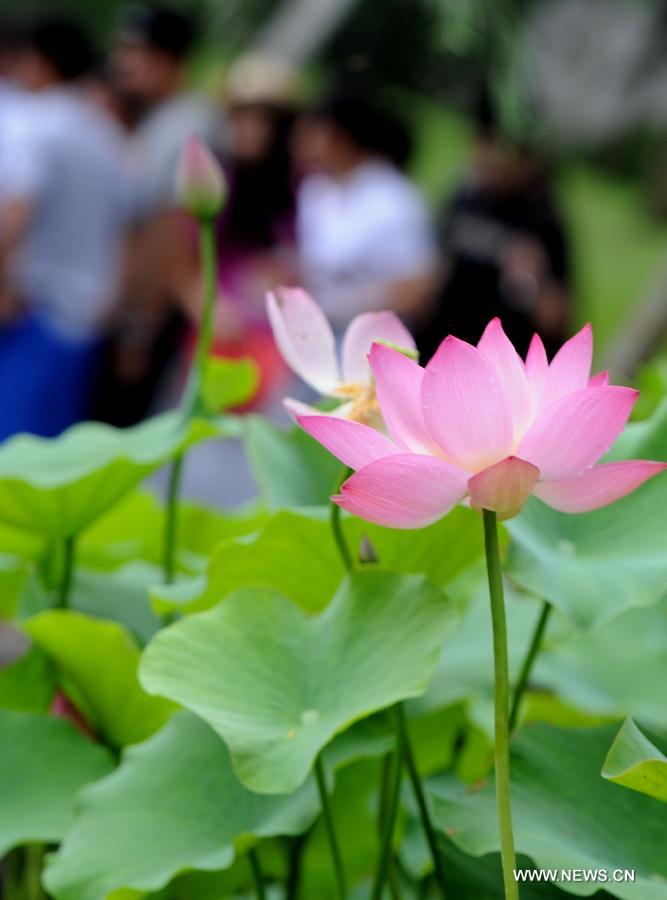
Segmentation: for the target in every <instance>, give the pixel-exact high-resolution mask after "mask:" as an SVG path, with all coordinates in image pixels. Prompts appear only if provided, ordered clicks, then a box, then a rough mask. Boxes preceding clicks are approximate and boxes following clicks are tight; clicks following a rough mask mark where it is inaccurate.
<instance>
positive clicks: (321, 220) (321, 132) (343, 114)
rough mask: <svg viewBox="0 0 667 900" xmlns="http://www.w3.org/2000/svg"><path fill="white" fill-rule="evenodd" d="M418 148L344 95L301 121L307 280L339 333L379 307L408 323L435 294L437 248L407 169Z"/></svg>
mask: <svg viewBox="0 0 667 900" xmlns="http://www.w3.org/2000/svg"><path fill="white" fill-rule="evenodd" d="M409 150H410V140H409V136H408V134H407V132H406V131H405V129H404V128H403V126H402V125H401V123H400V122H398V121H397V120H396V119H395V118H394V117H393V116H392V115H390V114H388V113H387V112H386V111H385V110H383V109H382V108H381V107H380V106H378V105H376V104H375V103H374V102H373V101H372V100H371V99H370V98H367V97H364V96H362V95H361V94H347V93H344V92H337V93H335V94H333V95H332V96H330V97H329V98H328V99H327V100H325V101H324V102H323V103H322V104H321V105H319V106H318V107H316V108H315V109H314V110H312V111H311V112H310V113H309V114H308V115H306V116H305V117H304V118H303V120H302V121H301V123H300V125H299V129H298V133H297V136H296V141H295V154H296V159H297V162H298V164H299V166H300V167H302V168H303V169H304V170H305V172H306V173H307V174H306V176H305V178H304V180H303V183H302V184H301V187H300V189H299V193H298V201H297V243H298V250H299V257H300V263H301V267H302V278H303V283H304V286H305V287H307V288H308V290H309V291H310V292H311V293H312V294H313V296H314V297H316V298H317V300H318V302H319V303H320V304H321V306H322V307H323V309H324V310H325V312H326V314H327V316H328V317H329V319H330V320H331V321H332V323H333V325H334V328H335V330H336V331H338V332H340V331H342V330H343V329H344V327H345V326H346V325H347V324H348V323H349V321H350V320H351V319H352V318H353V317H354V316H355V315H357V314H358V313H360V312H364V311H371V310H378V309H388V308H390V309H394V310H395V311H396V312H398V313H399V314H401V315H403V316H404V317H405V318H406V319H407V320H408V322H409V321H410V320H413V319H415V318H416V317H418V315H419V313H420V311H421V309H422V308H423V305H424V303H425V302H426V300H427V298H428V296H429V294H430V293H431V291H432V287H433V279H434V276H435V272H436V268H437V251H436V245H435V239H434V235H433V228H432V223H431V219H430V215H429V212H428V210H427V207H426V204H425V202H424V200H423V198H422V196H421V195H420V193H419V191H418V190H417V189H416V187H415V186H414V185H413V184H412V182H411V181H410V180H409V178H408V177H407V176H406V175H405V174H403V172H402V171H401V168H402V166H403V165H404V164H405V163H406V161H407V158H408V155H409Z"/></svg>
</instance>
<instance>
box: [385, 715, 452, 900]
mask: <svg viewBox="0 0 667 900" xmlns="http://www.w3.org/2000/svg"><path fill="white" fill-rule="evenodd" d="M395 715H396V731H397V736H398V746H399V747H400V751H401V758H402V760H403V763H404V765H405V768H406V769H407V770H408V775H409V777H410V783H411V784H412V790H413V793H414V795H415V800H416V801H417V806H418V808H419V817H420V818H421V823H422V828H423V829H424V834H425V835H426V840H427V842H428V846H429V849H430V851H431V857H432V859H433V871H434V874H435V879H436V881H437V882H438V885H439V887H440V892H441V896H443V897H444V896H445V871H444V869H443V867H442V859H441V856H440V851H439V850H438V839H437V837H436V833H435V828H434V827H433V822H432V821H431V814H430V812H429V809H428V803H427V801H426V794H425V793H424V788H423V786H422V783H421V778H420V777H419V772H418V771H417V763H416V762H415V755H414V752H413V750H412V744H411V743H410V735H409V733H408V727H407V724H406V721H405V712H404V710H403V704H402V703H399V704H398V705H397V706H396V707H395Z"/></svg>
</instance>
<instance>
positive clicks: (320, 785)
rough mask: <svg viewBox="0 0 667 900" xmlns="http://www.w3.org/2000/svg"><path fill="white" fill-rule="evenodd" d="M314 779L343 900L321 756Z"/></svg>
mask: <svg viewBox="0 0 667 900" xmlns="http://www.w3.org/2000/svg"><path fill="white" fill-rule="evenodd" d="M315 778H316V780H317V790H318V791H319V795H320V803H321V805H322V816H323V818H324V828H325V830H326V833H327V839H328V841H329V850H330V851H331V862H332V863H333V868H334V874H335V876H336V893H337V896H338V900H344V898H345V894H346V889H345V872H344V870H343V858H342V856H341V853H340V847H339V845H338V838H337V837H336V829H335V828H334V822H333V816H332V814H331V804H330V802H329V794H328V792H327V783H326V776H325V774H324V766H323V764H322V756H321V755H320V756H318V757H317V759H316V760H315Z"/></svg>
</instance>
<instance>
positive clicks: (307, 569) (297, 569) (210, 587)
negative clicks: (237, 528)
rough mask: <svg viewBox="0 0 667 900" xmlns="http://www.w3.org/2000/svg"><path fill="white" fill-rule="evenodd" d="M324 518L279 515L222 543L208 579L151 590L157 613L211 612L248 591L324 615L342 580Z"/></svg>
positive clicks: (292, 514) (341, 566) (338, 563)
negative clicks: (269, 592) (272, 593)
mask: <svg viewBox="0 0 667 900" xmlns="http://www.w3.org/2000/svg"><path fill="white" fill-rule="evenodd" d="M326 515H327V513H326V512H325V513H323V514H322V515H318V514H317V513H316V512H315V511H313V513H312V514H310V515H307V514H304V513H296V512H290V511H288V510H283V511H281V512H277V513H275V514H274V515H273V516H272V517H271V518H270V519H268V521H267V522H266V524H265V525H264V527H263V528H262V530H261V531H260V532H259V533H258V534H256V535H253V536H250V537H241V538H237V539H234V540H229V541H224V542H223V543H221V544H219V545H218V547H217V549H216V550H215V552H214V553H213V556H212V557H211V560H210V563H209V568H208V573H207V574H206V576H203V577H199V578H196V579H192V580H190V581H187V582H181V583H177V584H175V585H165V586H162V585H161V586H158V587H155V588H154V589H153V591H152V592H151V596H152V598H153V602H154V605H155V609H156V610H157V611H158V612H167V611H170V610H173V609H174V608H176V609H179V610H180V611H185V610H187V611H188V612H195V611H199V610H204V609H209V608H210V607H211V606H215V604H216V603H218V602H219V601H220V600H222V599H223V598H224V597H226V596H227V595H228V594H230V593H231V592H232V591H234V590H236V589H237V588H240V587H244V586H246V585H262V586H264V587H272V588H275V589H276V590H278V591H280V592H281V593H283V594H285V595H286V596H288V597H290V599H291V600H293V601H294V603H296V604H297V605H298V606H301V607H302V608H303V609H305V610H310V611H317V610H320V609H322V608H323V607H324V606H326V604H327V603H328V602H329V600H330V599H331V597H332V595H333V593H334V591H335V590H336V588H337V587H338V585H339V584H340V581H341V579H342V577H343V574H344V568H343V563H342V560H341V557H340V553H339V551H338V548H337V547H336V545H335V543H334V541H333V537H332V532H331V526H330V524H329V522H328V521H327V519H326V518H325V516H326Z"/></svg>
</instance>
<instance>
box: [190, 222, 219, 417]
mask: <svg viewBox="0 0 667 900" xmlns="http://www.w3.org/2000/svg"><path fill="white" fill-rule="evenodd" d="M199 236H200V246H201V269H202V292H203V299H204V304H203V306H204V308H203V311H202V318H201V324H200V326H199V335H198V337H197V347H196V349H195V355H194V359H193V360H192V367H191V369H190V375H189V378H188V384H187V387H186V390H185V395H184V398H183V411H184V414H185V418H186V420H187V419H191V418H192V417H193V416H194V415H195V414H196V413H197V412H199V410H200V409H201V407H202V391H203V385H204V373H205V370H206V362H207V360H208V358H209V356H210V353H211V347H212V346H213V319H214V315H215V300H216V297H217V294H218V260H217V254H216V242H215V219H203V220H200V222H199Z"/></svg>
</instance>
